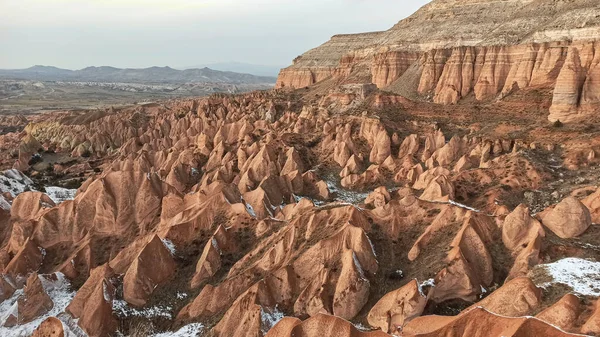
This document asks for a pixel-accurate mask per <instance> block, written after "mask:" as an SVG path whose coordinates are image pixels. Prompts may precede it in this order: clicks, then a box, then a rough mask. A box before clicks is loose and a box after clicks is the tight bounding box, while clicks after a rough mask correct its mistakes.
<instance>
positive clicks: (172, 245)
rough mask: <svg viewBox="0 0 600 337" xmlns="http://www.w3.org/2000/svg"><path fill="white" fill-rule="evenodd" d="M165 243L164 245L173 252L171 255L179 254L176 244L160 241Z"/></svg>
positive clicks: (166, 240)
mask: <svg viewBox="0 0 600 337" xmlns="http://www.w3.org/2000/svg"><path fill="white" fill-rule="evenodd" d="M160 240H161V241H162V243H163V245H165V247H167V249H168V250H169V251H170V252H171V255H175V253H177V249H176V248H175V244H174V243H173V242H172V241H171V240H168V239H160Z"/></svg>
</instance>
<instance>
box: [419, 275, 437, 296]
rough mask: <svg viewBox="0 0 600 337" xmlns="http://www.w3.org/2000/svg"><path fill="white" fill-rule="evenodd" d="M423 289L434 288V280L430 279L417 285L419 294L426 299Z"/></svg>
mask: <svg viewBox="0 0 600 337" xmlns="http://www.w3.org/2000/svg"><path fill="white" fill-rule="evenodd" d="M425 287H430V288H433V287H435V280H434V279H432V278H430V279H429V280H427V281H424V282H423V283H421V284H419V294H420V295H421V296H423V297H427V296H426V295H425V292H424V291H423V288H425Z"/></svg>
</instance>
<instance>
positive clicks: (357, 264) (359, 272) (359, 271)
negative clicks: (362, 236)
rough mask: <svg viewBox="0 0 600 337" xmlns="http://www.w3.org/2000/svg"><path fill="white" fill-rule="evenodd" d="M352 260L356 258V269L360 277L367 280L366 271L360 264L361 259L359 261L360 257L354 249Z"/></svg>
mask: <svg viewBox="0 0 600 337" xmlns="http://www.w3.org/2000/svg"><path fill="white" fill-rule="evenodd" d="M352 260H354V265H355V266H356V270H358V274H359V275H360V278H361V279H363V280H366V278H365V271H364V270H363V268H362V266H361V265H360V261H358V257H357V256H356V253H355V252H354V251H352Z"/></svg>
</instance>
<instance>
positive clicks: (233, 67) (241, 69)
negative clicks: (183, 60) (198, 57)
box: [182, 62, 285, 77]
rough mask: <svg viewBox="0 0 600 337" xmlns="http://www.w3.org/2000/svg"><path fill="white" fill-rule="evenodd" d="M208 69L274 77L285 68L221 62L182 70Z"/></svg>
mask: <svg viewBox="0 0 600 337" xmlns="http://www.w3.org/2000/svg"><path fill="white" fill-rule="evenodd" d="M204 67H208V68H210V69H215V70H220V71H233V72H236V73H243V74H252V75H257V76H275V77H277V75H279V71H280V70H281V68H284V67H285V66H277V65H270V66H267V65H259V64H249V63H240V62H222V63H211V64H205V65H201V66H193V67H183V68H182V69H191V68H204Z"/></svg>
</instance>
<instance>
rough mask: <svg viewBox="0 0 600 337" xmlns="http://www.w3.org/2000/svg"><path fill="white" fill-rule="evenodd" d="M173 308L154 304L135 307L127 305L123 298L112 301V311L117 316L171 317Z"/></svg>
mask: <svg viewBox="0 0 600 337" xmlns="http://www.w3.org/2000/svg"><path fill="white" fill-rule="evenodd" d="M172 311H173V308H172V307H170V306H163V307H161V306H154V307H150V308H143V309H136V308H132V307H130V306H129V304H128V303H127V302H125V301H124V300H114V301H113V312H115V313H116V314H117V316H119V317H144V318H153V317H164V318H168V319H172V318H173V314H172Z"/></svg>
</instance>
